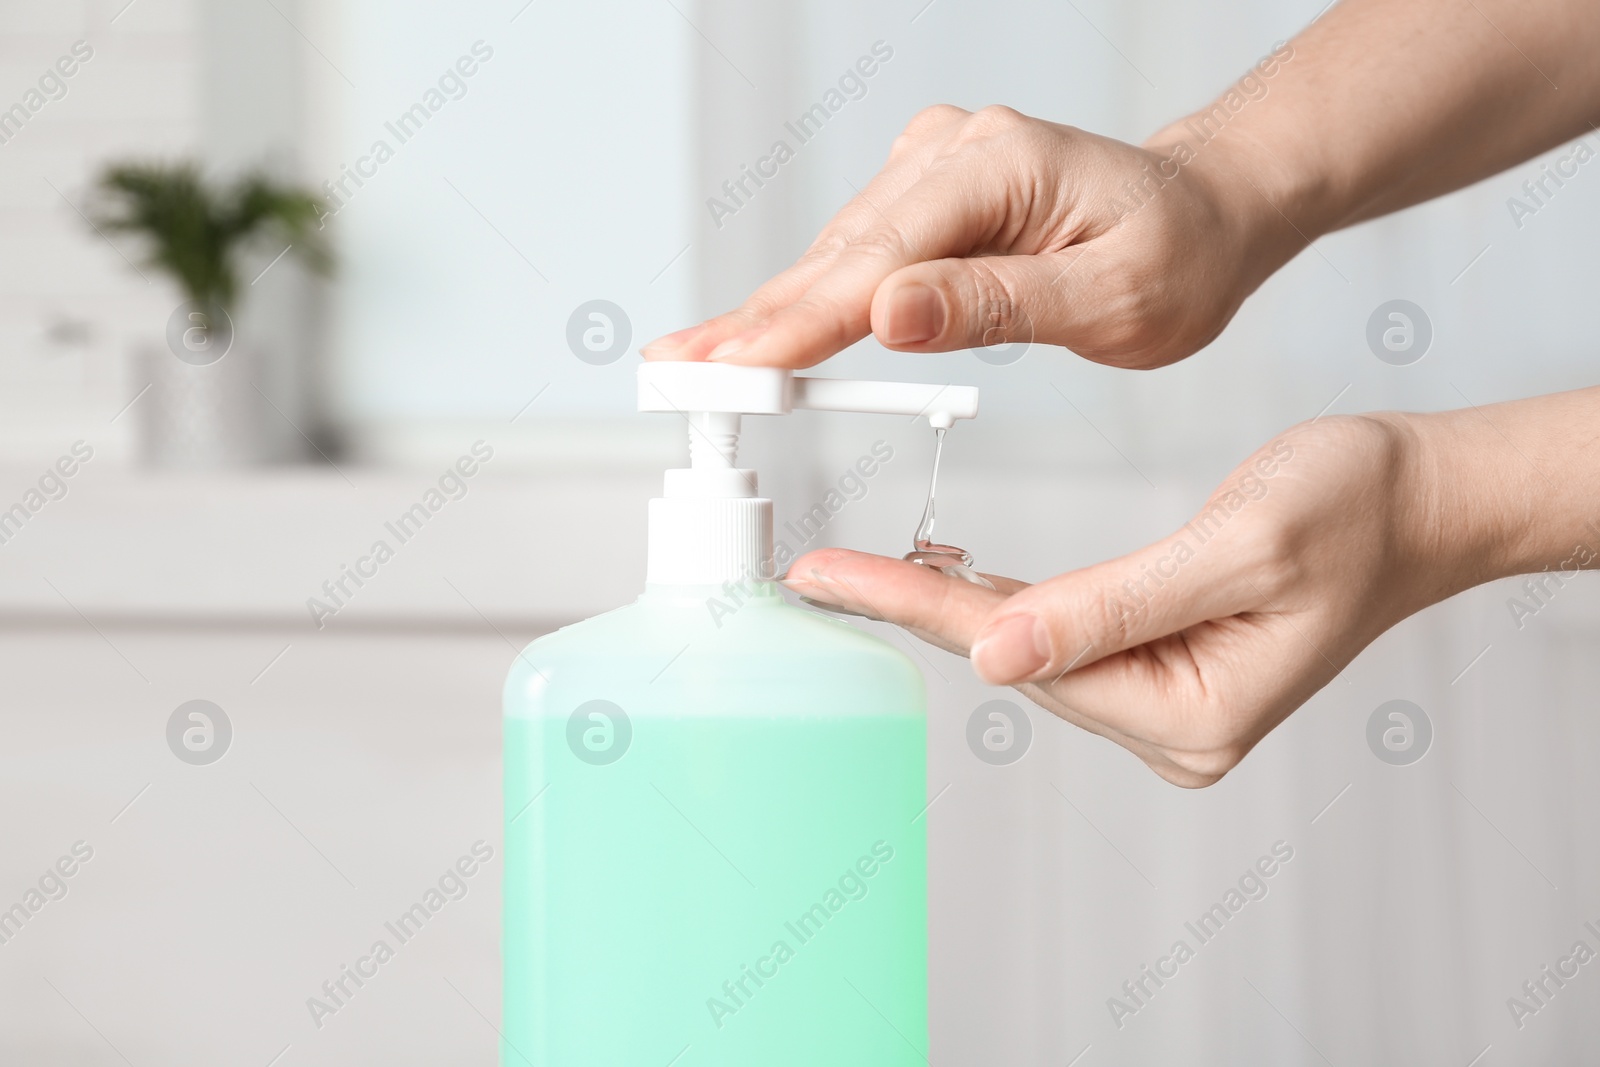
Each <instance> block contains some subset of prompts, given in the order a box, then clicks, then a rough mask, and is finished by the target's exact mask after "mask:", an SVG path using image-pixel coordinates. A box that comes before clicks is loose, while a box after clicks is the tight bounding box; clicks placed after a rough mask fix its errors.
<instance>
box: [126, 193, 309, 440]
mask: <svg viewBox="0 0 1600 1067" xmlns="http://www.w3.org/2000/svg"><path fill="white" fill-rule="evenodd" d="M97 192H98V197H97V204H96V207H95V209H94V222H95V225H97V226H98V227H99V228H100V229H102V230H105V231H111V232H117V233H130V234H135V235H137V236H138V237H140V238H142V239H143V244H144V246H145V249H144V251H145V256H144V261H145V264H146V266H149V267H151V268H154V269H156V270H158V271H160V272H162V273H164V274H166V275H167V276H168V277H169V278H170V279H171V280H172V281H174V282H175V283H177V286H178V288H179V290H180V291H181V292H182V294H183V296H184V298H185V299H184V302H183V303H182V304H180V305H179V306H178V307H177V308H175V309H174V310H173V312H172V314H171V315H170V316H169V318H168V320H167V327H166V345H165V347H164V349H156V350H154V351H152V352H150V353H149V354H148V358H146V360H145V361H144V362H145V366H144V371H145V378H146V379H147V382H148V385H149V388H150V393H151V395H150V397H149V398H148V399H147V401H146V403H145V404H144V410H143V412H142V414H143V416H144V418H143V423H144V427H145V431H146V432H145V446H146V447H145V450H146V452H147V455H148V457H149V458H150V459H152V460H153V461H155V462H156V463H158V464H161V465H166V466H188V467H211V466H227V465H231V464H236V463H240V462H245V461H248V460H250V459H253V458H256V457H255V455H254V453H255V451H256V444H257V441H256V434H255V432H254V426H255V420H254V418H253V415H254V413H255V410H256V406H257V404H256V400H257V398H256V397H255V396H253V395H252V394H254V393H255V392H256V391H257V390H256V388H255V386H254V382H253V381H252V377H251V373H250V368H249V366H248V363H249V360H250V358H251V357H252V356H254V355H255V352H254V350H253V348H252V346H250V345H248V344H243V345H241V344H236V342H237V341H238V338H236V337H235V313H236V311H237V308H238V304H239V300H240V296H241V289H240V284H239V282H240V277H241V271H242V261H243V260H244V258H245V257H246V256H247V255H250V254H263V255H271V254H272V252H273V250H274V248H275V246H282V251H281V252H278V253H277V255H278V256H279V257H281V256H282V255H284V254H287V253H291V252H292V253H293V254H294V255H296V256H297V257H299V258H300V259H301V260H302V261H303V262H304V263H305V264H306V265H307V266H308V267H310V268H311V269H312V270H314V271H316V272H318V273H326V272H327V271H328V270H329V269H330V267H331V265H332V259H331V256H330V253H329V250H328V246H327V243H326V241H325V239H324V235H323V231H322V227H321V222H320V220H321V218H322V217H323V213H324V212H323V207H322V203H321V201H319V200H318V199H317V198H316V197H314V196H312V195H311V194H309V193H307V192H305V191H303V190H301V189H298V188H295V187H293V186H290V185H287V184H284V183H282V182H279V181H277V180H275V179H273V178H271V177H269V176H267V175H265V174H262V173H252V174H246V175H243V176H241V177H239V178H238V179H236V180H235V181H233V182H231V183H226V184H223V183H212V182H208V181H207V180H206V179H205V178H204V177H203V176H202V174H201V172H200V169H199V167H197V166H195V165H194V164H192V163H177V164H150V163H122V164H116V165H113V166H110V167H108V168H107V169H106V170H105V171H104V172H103V173H102V174H101V177H100V180H99V183H98V189H97ZM273 262H276V260H273Z"/></svg>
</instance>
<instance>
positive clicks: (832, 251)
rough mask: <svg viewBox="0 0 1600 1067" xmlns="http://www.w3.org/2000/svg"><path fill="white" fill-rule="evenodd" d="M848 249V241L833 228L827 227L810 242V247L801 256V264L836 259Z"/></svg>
mask: <svg viewBox="0 0 1600 1067" xmlns="http://www.w3.org/2000/svg"><path fill="white" fill-rule="evenodd" d="M849 247H850V239H849V238H848V237H846V236H845V235H844V234H843V233H841V232H839V230H838V229H837V228H835V227H833V226H829V227H828V228H827V229H825V230H823V231H822V232H821V233H819V234H817V239H816V240H815V241H812V242H811V247H809V248H807V249H806V250H805V253H804V254H803V255H801V257H800V262H801V263H814V262H818V261H827V260H831V259H834V258H836V257H837V256H838V255H839V254H840V253H841V252H843V251H844V250H845V249H846V248H849Z"/></svg>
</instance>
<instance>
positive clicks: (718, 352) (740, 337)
mask: <svg viewBox="0 0 1600 1067" xmlns="http://www.w3.org/2000/svg"><path fill="white" fill-rule="evenodd" d="M766 330H767V327H766V324H765V323H763V324H762V325H760V326H757V327H754V328H753V329H749V330H746V331H744V333H740V334H735V335H734V336H732V337H730V338H728V339H727V340H726V341H724V342H722V343H721V344H720V345H718V346H717V347H716V348H713V349H712V350H711V354H710V355H708V356H707V357H706V358H707V359H709V360H712V361H717V360H723V359H735V358H737V357H739V356H740V355H743V354H744V353H745V352H746V351H748V350H749V349H750V348H751V347H752V346H753V345H754V344H755V342H756V340H757V339H758V338H759V337H760V336H761V335H762V334H763V333H765V332H766Z"/></svg>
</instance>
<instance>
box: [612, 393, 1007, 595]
mask: <svg viewBox="0 0 1600 1067" xmlns="http://www.w3.org/2000/svg"><path fill="white" fill-rule="evenodd" d="M796 409H806V410H811V411H852V412H860V413H864V414H883V415H906V416H910V417H913V418H920V417H924V416H925V417H927V419H928V421H929V423H930V424H931V425H933V426H934V427H937V428H940V429H945V428H948V427H950V426H952V425H954V423H955V421H956V420H957V419H971V418H975V417H976V416H977V414H978V390H977V389H976V388H974V387H972V386H969V385H924V384H919V383H916V382H862V381H850V380H848V379H843V378H804V377H795V376H794V375H793V374H792V373H791V372H789V371H787V370H784V369H781V368H778V367H741V366H736V365H733V364H726V363H703V362H647V363H644V364H641V365H640V367H639V410H640V411H670V412H676V413H677V414H679V415H681V416H682V417H683V418H684V419H685V420H686V421H687V422H688V430H689V466H688V468H687V469H682V470H669V471H667V474H666V484H665V489H664V492H663V494H662V496H660V497H658V498H656V499H654V500H652V501H650V538H649V546H650V547H649V564H648V572H647V578H646V580H647V581H648V582H650V583H653V584H660V585H721V584H722V583H724V582H728V581H734V582H741V583H742V582H745V581H749V580H762V579H770V578H772V577H773V575H774V572H775V569H776V567H775V561H774V559H773V554H772V501H770V500H767V499H765V498H762V497H759V496H757V495H756V473H755V471H752V470H741V469H740V468H739V466H738V454H739V429H740V418H741V416H743V415H787V414H789V413H790V412H792V411H795V410H796Z"/></svg>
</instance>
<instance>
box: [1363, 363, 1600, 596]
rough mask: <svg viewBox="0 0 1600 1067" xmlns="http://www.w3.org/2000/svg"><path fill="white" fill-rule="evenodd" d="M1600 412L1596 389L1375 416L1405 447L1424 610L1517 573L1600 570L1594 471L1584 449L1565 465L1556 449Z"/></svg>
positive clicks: (1408, 527) (1402, 486)
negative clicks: (1598, 567)
mask: <svg viewBox="0 0 1600 1067" xmlns="http://www.w3.org/2000/svg"><path fill="white" fill-rule="evenodd" d="M1597 407H1600V390H1584V391H1583V392H1581V393H1575V394H1557V395H1556V396H1552V397H1538V398H1534V399H1532V400H1527V401H1517V402H1513V403H1509V404H1497V405H1492V406H1488V407H1482V408H1478V407H1474V408H1469V409H1466V410H1460V411H1446V412H1439V413H1436V414H1427V415H1417V414H1401V413H1394V412H1386V413H1383V414H1380V415H1374V416H1371V417H1372V418H1375V419H1380V420H1383V421H1385V422H1386V423H1387V424H1389V425H1391V426H1393V427H1395V428H1396V432H1397V433H1398V434H1400V435H1401V436H1402V437H1403V438H1404V439H1406V441H1407V442H1408V443H1407V446H1406V448H1405V450H1404V455H1405V457H1406V458H1405V461H1404V463H1403V464H1402V469H1401V472H1400V475H1399V477H1398V478H1397V479H1396V485H1395V492H1396V494H1397V496H1396V499H1397V501H1398V502H1399V504H1400V506H1401V507H1402V508H1403V510H1404V513H1405V521H1404V523H1403V531H1404V532H1403V534H1402V535H1401V536H1400V538H1399V542H1400V543H1401V544H1402V545H1404V546H1405V547H1404V549H1403V551H1404V553H1405V556H1406V557H1407V563H1408V564H1409V567H1410V570H1411V573H1413V574H1416V575H1419V576H1426V575H1428V574H1430V572H1431V575H1432V576H1431V577H1422V578H1421V582H1422V586H1423V588H1422V590H1421V596H1422V597H1423V598H1424V599H1425V600H1426V602H1427V603H1432V602H1434V601H1437V600H1443V599H1445V598H1446V597H1449V596H1453V595H1454V594H1456V593H1459V592H1462V591H1463V590H1466V589H1470V588H1472V587H1473V586H1476V585H1481V584H1482V583H1484V582H1490V581H1494V580H1496V579H1499V578H1506V577H1510V576H1512V575H1517V574H1529V573H1535V572H1538V571H1544V570H1551V571H1574V572H1575V571H1577V570H1579V569H1585V568H1592V567H1595V566H1596V565H1597V564H1600V530H1597V529H1596V526H1595V524H1594V522H1593V520H1592V518H1591V516H1590V514H1589V510H1590V508H1589V505H1590V504H1591V503H1592V501H1593V499H1594V497H1593V496H1592V495H1591V493H1592V491H1593V490H1594V488H1595V485H1594V484H1593V483H1595V482H1596V473H1595V465H1594V464H1593V462H1592V460H1589V459H1588V458H1587V457H1586V456H1584V455H1582V454H1581V452H1582V451H1583V450H1582V449H1580V450H1579V452H1580V454H1578V455H1574V456H1573V457H1572V458H1573V461H1574V462H1573V463H1572V464H1570V465H1563V464H1562V461H1561V454H1560V451H1559V449H1560V448H1561V447H1562V445H1561V444H1556V443H1555V442H1556V441H1561V442H1562V444H1566V445H1569V446H1570V444H1571V443H1572V442H1573V441H1574V439H1575V438H1576V436H1577V433H1576V432H1575V431H1577V429H1578V426H1576V425H1574V419H1576V420H1577V422H1578V424H1579V425H1582V424H1583V423H1585V422H1589V420H1590V419H1592V418H1593V417H1595V416H1596V415H1597V414H1600V412H1597V411H1596V410H1594V409H1596V408H1597ZM1586 409H1587V410H1586ZM1591 424H1592V423H1591ZM1585 447H1586V446H1585ZM1535 457H1537V459H1535ZM1536 463H1537V464H1539V465H1536ZM1544 465H1549V466H1551V467H1552V472H1545V471H1543V470H1542V467H1543V466H1544ZM1564 467H1565V469H1563V468H1564ZM1555 474H1561V475H1564V476H1563V477H1560V478H1559V479H1558V478H1555V477H1554V475H1555ZM1419 606H1421V605H1419Z"/></svg>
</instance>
